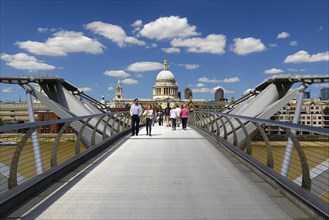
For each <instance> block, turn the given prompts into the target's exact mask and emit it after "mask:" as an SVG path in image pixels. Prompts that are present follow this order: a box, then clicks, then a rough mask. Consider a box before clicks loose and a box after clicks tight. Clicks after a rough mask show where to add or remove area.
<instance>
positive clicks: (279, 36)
mask: <svg viewBox="0 0 329 220" xmlns="http://www.w3.org/2000/svg"><path fill="white" fill-rule="evenodd" d="M289 36H290V34H289V33H287V32H284V31H283V32H281V33H279V34H278V36H276V39H284V38H287V37H289Z"/></svg>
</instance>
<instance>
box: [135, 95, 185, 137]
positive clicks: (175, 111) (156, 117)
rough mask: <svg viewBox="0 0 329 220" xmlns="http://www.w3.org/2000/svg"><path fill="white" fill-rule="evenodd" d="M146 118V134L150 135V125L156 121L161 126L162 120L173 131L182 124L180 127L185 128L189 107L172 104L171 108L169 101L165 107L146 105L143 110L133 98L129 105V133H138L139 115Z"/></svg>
mask: <svg viewBox="0 0 329 220" xmlns="http://www.w3.org/2000/svg"><path fill="white" fill-rule="evenodd" d="M142 115H143V116H145V118H146V135H149V136H152V134H151V133H152V126H154V124H155V123H156V122H157V123H158V124H159V126H163V121H164V120H165V121H166V126H167V127H171V128H172V130H173V131H175V130H176V128H177V127H180V125H182V129H183V130H186V126H187V120H188V117H189V109H188V107H187V106H186V105H183V106H180V105H177V106H176V105H174V106H173V107H172V108H171V107H170V105H169V103H167V107H166V108H165V109H161V108H159V107H158V106H157V105H156V106H152V105H148V106H146V107H145V109H144V110H143V108H142V106H141V104H140V103H139V102H138V99H134V103H133V104H132V105H131V107H130V116H131V135H132V136H134V135H136V136H137V135H138V133H139V123H140V117H141V116H142Z"/></svg>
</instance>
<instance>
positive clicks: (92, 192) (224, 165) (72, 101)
mask: <svg viewBox="0 0 329 220" xmlns="http://www.w3.org/2000/svg"><path fill="white" fill-rule="evenodd" d="M328 82H329V77H328V76H321V75H304V76H300V75H299V76H293V75H279V76H274V77H271V78H268V79H266V80H264V81H263V82H262V83H260V84H259V85H257V86H256V87H255V88H254V89H253V90H250V92H249V93H248V94H245V95H244V96H242V97H241V98H240V99H238V100H237V101H235V102H234V103H232V104H230V105H228V106H227V107H225V108H224V109H222V110H220V111H201V110H200V111H198V110H197V109H195V110H193V111H191V112H190V115H189V119H188V127H187V130H183V129H180V128H179V127H178V128H177V130H175V131H172V130H171V129H170V128H168V127H166V126H159V125H157V124H155V125H154V126H153V128H152V137H150V136H147V135H146V131H145V128H144V127H143V124H142V126H141V129H140V134H139V135H138V136H131V135H130V134H131V132H130V128H131V119H130V115H129V113H128V112H117V111H112V110H111V109H107V108H106V106H103V105H102V104H101V103H99V102H98V101H96V100H94V99H93V98H91V97H89V96H87V95H86V94H84V93H82V92H81V91H79V90H78V89H77V88H76V87H75V86H74V85H72V84H70V83H69V82H67V81H65V80H64V79H62V78H59V77H56V76H40V77H0V83H9V84H18V85H20V86H21V87H22V88H23V89H24V90H25V91H26V94H27V103H28V112H29V119H30V122H29V123H24V124H16V125H6V126H1V127H0V138H1V139H0V141H1V143H2V145H1V146H0V150H1V151H0V153H1V154H0V165H1V167H0V169H1V170H0V171H1V172H0V215H1V218H3V219H6V218H7V219H329V205H328V203H329V185H328V183H329V147H328V140H329V139H328V138H329V131H328V129H326V128H320V127H313V126H307V125H302V124H299V123H298V121H299V120H298V119H299V116H300V112H301V108H302V101H303V97H304V90H305V89H306V88H307V87H308V86H310V85H311V84H313V83H328ZM35 84H39V86H40V87H41V88H42V89H43V91H44V93H41V92H39V91H37V90H36V89H35V88H34V86H33V85H35ZM32 97H34V98H35V99H37V100H39V101H40V102H41V103H43V104H44V105H45V106H47V107H48V108H49V109H51V111H53V112H54V113H55V114H56V115H58V117H60V119H59V120H53V121H43V122H35V119H34V112H33V103H32ZM296 97H297V107H296V110H295V114H294V120H293V123H286V122H279V121H273V120H270V118H271V116H273V115H274V114H275V113H276V112H277V111H278V110H280V109H281V108H282V107H283V106H285V105H286V104H287V103H288V102H289V101H290V100H292V99H294V98H296ZM142 121H143V119H142ZM54 124H57V125H59V127H60V129H59V131H58V132H56V134H47V135H46V134H40V133H38V130H39V129H40V128H44V127H47V126H50V125H54ZM274 129H275V130H277V131H280V135H275V134H272V133H271V131H273V130H274ZM67 131H72V132H71V133H68V132H67Z"/></svg>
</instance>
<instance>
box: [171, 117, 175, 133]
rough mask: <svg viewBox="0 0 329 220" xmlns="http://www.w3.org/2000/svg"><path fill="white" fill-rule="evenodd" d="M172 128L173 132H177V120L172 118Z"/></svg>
mask: <svg viewBox="0 0 329 220" xmlns="http://www.w3.org/2000/svg"><path fill="white" fill-rule="evenodd" d="M171 127H172V129H173V130H176V118H171Z"/></svg>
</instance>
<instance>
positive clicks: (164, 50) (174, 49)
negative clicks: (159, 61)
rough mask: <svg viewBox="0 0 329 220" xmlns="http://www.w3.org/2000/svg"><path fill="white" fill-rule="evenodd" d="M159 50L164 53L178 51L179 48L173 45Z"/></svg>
mask: <svg viewBox="0 0 329 220" xmlns="http://www.w3.org/2000/svg"><path fill="white" fill-rule="evenodd" d="M161 50H162V51H163V52H165V53H179V52H180V49H179V48H175V47H170V48H161Z"/></svg>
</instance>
